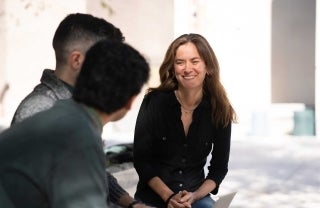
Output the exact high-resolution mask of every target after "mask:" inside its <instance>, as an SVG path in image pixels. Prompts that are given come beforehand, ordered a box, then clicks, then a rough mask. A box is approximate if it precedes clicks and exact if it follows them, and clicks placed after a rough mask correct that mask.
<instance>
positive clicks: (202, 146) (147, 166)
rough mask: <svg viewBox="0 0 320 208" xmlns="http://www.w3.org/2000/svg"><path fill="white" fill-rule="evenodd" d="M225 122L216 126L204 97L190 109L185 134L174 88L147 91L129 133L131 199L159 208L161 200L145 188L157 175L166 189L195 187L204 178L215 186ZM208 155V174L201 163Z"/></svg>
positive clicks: (223, 157)
mask: <svg viewBox="0 0 320 208" xmlns="http://www.w3.org/2000/svg"><path fill="white" fill-rule="evenodd" d="M230 138H231V124H230V125H229V126H228V127H227V128H216V127H215V126H214V125H213V123H212V119H211V106H210V101H209V99H208V98H206V97H204V98H203V100H202V101H201V103H200V104H199V105H198V107H197V108H196V109H195V111H194V112H193V121H192V123H191V125H190V127H189V131H188V135H187V136H186V135H185V133H184V129H183V124H182V121H181V110H180V104H179V102H178V101H177V99H176V97H175V95H174V92H173V91H170V92H158V91H153V92H151V93H148V94H147V95H146V96H145V98H144V100H143V102H142V104H141V107H140V111H139V114H138V118H137V123H136V128H135V136H134V166H135V168H136V170H137V173H138V175H139V182H138V186H137V192H136V195H135V196H136V197H137V198H139V199H141V200H142V201H144V202H146V203H150V204H153V205H156V206H157V207H163V206H164V205H165V204H164V202H163V201H162V199H161V198H160V197H159V196H158V195H157V194H156V193H155V192H154V191H153V190H152V189H151V188H150V187H149V186H148V184H147V183H148V181H149V180H150V179H151V178H153V177H155V176H158V177H160V178H161V179H162V180H163V181H164V183H165V184H166V185H167V186H169V187H170V188H171V189H172V191H174V192H178V191H180V190H188V191H195V190H196V189H198V188H199V187H200V186H201V184H202V183H203V182H204V180H205V177H206V178H208V179H212V180H213V181H215V183H216V184H217V188H216V189H215V190H212V193H217V192H218V188H219V184H220V183H221V181H222V180H223V178H224V177H225V175H226V174H227V171H228V161H229V153H230ZM210 153H211V161H210V165H209V167H208V174H207V176H205V172H204V167H205V164H206V160H207V156H208V155H209V154H210Z"/></svg>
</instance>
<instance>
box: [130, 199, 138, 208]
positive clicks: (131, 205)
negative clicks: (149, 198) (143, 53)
mask: <svg viewBox="0 0 320 208" xmlns="http://www.w3.org/2000/svg"><path fill="white" fill-rule="evenodd" d="M139 203H140V202H139V201H137V200H134V201H133V202H131V203H130V204H129V205H128V208H133V206H134V205H135V204H139Z"/></svg>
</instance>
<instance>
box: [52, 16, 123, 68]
mask: <svg viewBox="0 0 320 208" xmlns="http://www.w3.org/2000/svg"><path fill="white" fill-rule="evenodd" d="M102 39H110V40H117V41H123V40H124V37H123V35H122V32H121V31H120V29H118V28H116V27H115V26H114V25H112V24H111V23H109V22H107V21H106V20H104V19H101V18H97V17H94V16H92V15H90V14H81V13H75V14H69V15H68V16H67V17H65V18H64V19H63V20H62V22H61V23H60V24H59V26H58V28H57V30H56V32H55V34H54V37H53V41H52V45H53V48H54V50H55V54H56V62H57V65H62V64H65V63H66V60H67V56H68V54H69V53H70V52H72V51H73V50H78V51H81V52H82V53H83V54H85V53H86V51H87V50H88V49H89V48H90V47H91V46H92V45H93V44H94V43H95V42H97V41H99V40H102Z"/></svg>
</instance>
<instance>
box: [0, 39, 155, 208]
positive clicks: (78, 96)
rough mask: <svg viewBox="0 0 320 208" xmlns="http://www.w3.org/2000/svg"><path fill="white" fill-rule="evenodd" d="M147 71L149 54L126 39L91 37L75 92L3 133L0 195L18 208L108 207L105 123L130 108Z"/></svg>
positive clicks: (120, 115) (147, 74)
mask: <svg viewBox="0 0 320 208" xmlns="http://www.w3.org/2000/svg"><path fill="white" fill-rule="evenodd" d="M148 76H149V66H148V64H147V62H146V60H145V59H144V58H143V57H142V55H140V53H139V52H138V51H136V50H135V49H134V48H132V47H131V46H129V45H127V44H124V43H121V42H119V41H108V40H102V41H99V42H98V43H97V44H95V45H94V46H93V47H92V48H91V49H89V51H88V52H87V55H86V59H85V61H84V63H83V66H82V70H81V71H80V74H79V76H78V80H77V82H76V84H75V87H74V91H73V98H72V99H67V100H59V101H57V102H56V104H55V105H54V106H53V107H52V108H50V109H49V110H46V111H42V112H40V113H37V114H36V115H34V116H32V117H29V118H27V119H25V120H24V121H22V122H20V123H17V124H15V125H13V126H11V127H10V128H9V129H7V130H5V131H4V132H3V133H2V134H1V135H0V193H2V196H0V199H3V200H4V199H7V201H11V203H12V204H13V206H14V207H15V208H48V207H51V208H89V207H94V208H106V207H108V205H107V197H108V191H107V190H108V182H107V177H106V174H105V155H104V152H103V147H102V138H101V133H102V128H103V126H104V125H105V124H107V123H108V122H112V121H117V120H119V119H121V118H122V117H123V116H124V115H125V114H126V113H127V111H128V110H129V109H130V107H131V105H132V102H133V101H134V99H135V97H136V95H137V94H138V93H139V92H140V90H141V87H142V86H143V85H144V83H145V82H146V81H147V79H148ZM4 195H6V197H5V196H4ZM1 203H2V202H0V204H1ZM1 205H2V204H1ZM1 207H2V206H1Z"/></svg>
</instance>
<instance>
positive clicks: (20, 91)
mask: <svg viewBox="0 0 320 208" xmlns="http://www.w3.org/2000/svg"><path fill="white" fill-rule="evenodd" d="M317 3H318V2H317V1H316V0H241V1H239V0H90V1H89V0H68V1H65V0H0V126H1V127H0V128H1V129H5V128H7V127H8V126H9V125H10V122H11V119H12V116H13V114H14V111H15V109H16V108H17V106H18V104H19V103H20V101H21V100H22V99H23V98H24V97H25V96H26V95H27V94H28V93H29V92H31V91H32V89H33V87H34V86H35V85H36V84H38V83H39V80H40V77H41V74H42V71H43V69H45V68H50V69H54V68H55V58H54V51H53V48H52V45H51V42H52V38H53V34H54V32H55V29H56V28H57V26H58V24H59V23H60V21H61V20H62V19H63V18H64V17H65V16H66V15H67V14H69V13H74V12H82V13H90V14H93V15H95V16H98V17H102V18H105V19H106V20H107V21H110V22H111V23H113V24H114V25H116V26H117V27H119V28H120V29H121V30H122V32H123V34H124V35H125V37H126V42H127V43H129V44H130V45H132V46H134V47H135V48H137V49H138V50H139V51H141V53H143V55H144V56H145V57H146V58H147V59H148V61H149V63H150V66H151V67H152V73H151V77H150V80H149V82H148V84H147V85H146V86H145V89H146V88H147V87H152V86H157V85H158V83H159V77H158V67H159V65H160V64H161V61H162V59H163V57H164V54H165V52H166V50H167V47H168V46H169V44H170V43H171V42H172V41H173V40H174V39H175V38H176V37H178V36H180V35H182V34H184V33H199V34H202V35H203V36H204V37H205V38H206V39H207V40H208V41H209V42H210V44H211V46H212V48H213V50H214V51H215V53H216V55H217V57H218V60H219V62H220V67H221V79H222V83H223V84H224V86H225V88H226V90H227V93H228V95H229V98H230V100H231V102H232V104H233V105H234V108H235V110H236V111H237V114H238V117H239V123H238V124H235V125H234V126H233V132H232V140H233V142H232V149H231V157H230V171H229V173H228V175H227V177H226V179H225V181H224V182H223V184H222V186H221V190H220V192H219V193H220V194H223V193H228V192H231V191H238V194H237V195H236V198H235V200H234V201H233V204H232V206H231V207H234V208H249V207H252V208H269V207H281V208H286V207H288V208H293V207H297V208H298V207H303V208H314V207H320V199H319V194H320V177H319V174H318V173H319V171H320V163H319V158H320V152H319V148H320V141H319V139H318V138H317V135H318V134H319V132H320V122H319V119H320V117H319V116H320V114H319V112H320V111H319V110H318V109H319V107H320V97H319V91H320V74H319V72H318V71H319V66H318V65H319V60H320V53H319V52H320V45H319V43H320V42H319V38H318V37H319V34H320V15H318V14H317V13H319V12H317V11H320V4H317ZM145 89H144V90H143V91H142V92H141V94H140V95H139V97H138V99H137V100H136V101H135V103H134V107H133V109H132V110H131V111H130V112H129V113H128V115H127V116H126V117H125V118H124V119H122V120H120V121H118V122H115V123H111V124H108V125H106V126H105V127H104V131H103V139H105V142H106V143H107V145H112V144H116V143H127V142H132V141H133V131H134V125H135V119H136V116H137V113H138V109H139V106H140V103H141V101H142V98H143V95H144V92H145ZM1 129H0V130H1ZM116 174H117V178H118V179H119V181H120V182H121V184H123V185H124V187H125V188H126V189H127V190H128V191H129V192H130V193H134V190H135V184H136V181H137V176H136V173H135V171H134V169H132V168H131V169H129V170H126V171H120V172H118V173H116ZM128 178H130V180H128Z"/></svg>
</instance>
